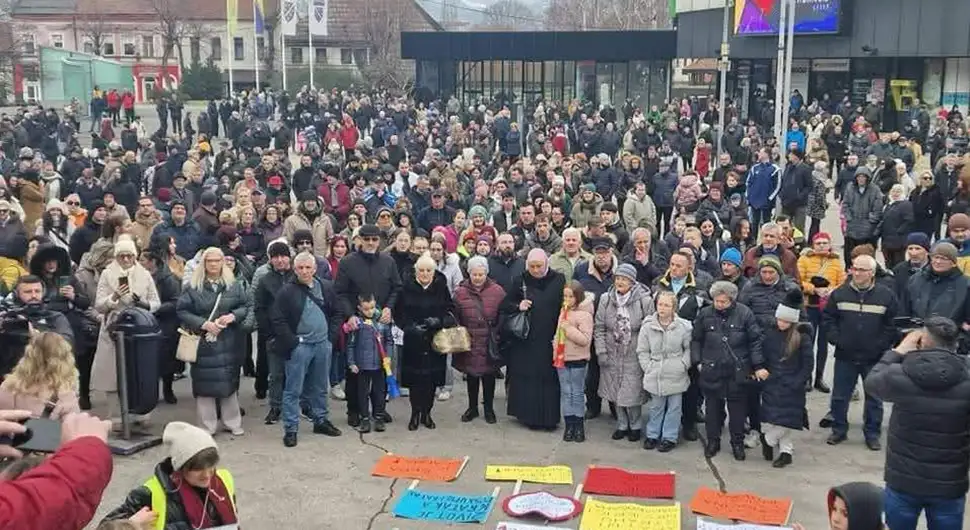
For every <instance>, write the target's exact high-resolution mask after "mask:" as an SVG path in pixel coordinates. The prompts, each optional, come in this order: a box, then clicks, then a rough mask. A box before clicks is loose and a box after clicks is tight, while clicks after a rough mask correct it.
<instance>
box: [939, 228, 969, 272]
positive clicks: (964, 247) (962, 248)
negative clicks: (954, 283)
mask: <svg viewBox="0 0 970 530" xmlns="http://www.w3.org/2000/svg"><path fill="white" fill-rule="evenodd" d="M946 229H947V232H948V233H949V236H948V237H947V239H945V240H944V241H948V242H950V243H951V244H953V246H954V247H956V249H957V267H958V268H959V269H960V270H961V271H963V274H966V275H968V276H970V216H968V215H967V214H964V213H958V214H954V215H951V216H950V220H949V221H947V223H946Z"/></svg>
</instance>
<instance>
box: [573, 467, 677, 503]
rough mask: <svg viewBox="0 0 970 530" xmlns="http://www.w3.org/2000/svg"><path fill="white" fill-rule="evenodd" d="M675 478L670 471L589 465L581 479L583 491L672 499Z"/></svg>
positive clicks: (618, 495) (619, 495)
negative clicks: (658, 471)
mask: <svg viewBox="0 0 970 530" xmlns="http://www.w3.org/2000/svg"><path fill="white" fill-rule="evenodd" d="M675 478H676V475H675V474H674V473H673V472H672V471H667V472H664V473H634V472H632V471H626V470H625V469H620V468H616V467H599V466H589V470H588V471H586V479H585V480H583V491H585V492H586V493H597V494H600V495H613V496H616V497H638V498H643V499H673V498H674V496H675V487H674V480H675Z"/></svg>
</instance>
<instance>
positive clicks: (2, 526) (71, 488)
mask: <svg viewBox="0 0 970 530" xmlns="http://www.w3.org/2000/svg"><path fill="white" fill-rule="evenodd" d="M28 417H30V412H28V411H17V410H5V411H0V436H4V437H7V436H15V435H17V434H21V433H23V432H24V426H23V425H22V424H21V422H22V421H24V420H26V419H27V418H28ZM110 428H111V424H110V423H109V422H106V421H101V420H100V419H98V418H95V417H93V416H89V415H88V414H84V413H81V414H68V415H67V416H66V417H65V418H64V421H63V422H62V423H61V446H60V448H58V450H57V451H56V452H55V453H54V454H53V455H52V456H51V457H50V458H48V459H47V460H45V461H44V462H43V463H41V464H40V465H39V466H37V467H35V468H33V469H31V470H29V471H27V472H25V473H24V474H22V475H20V476H19V477H17V478H16V479H14V480H5V481H2V482H0V530H16V529H21V528H64V529H77V530H80V529H81V528H84V527H85V525H87V524H88V523H89V522H90V521H91V519H92V518H93V517H94V512H95V510H97V508H98V504H99V503H100V502H101V496H102V495H103V494H104V490H105V488H107V487H108V482H110V481H111V470H112V462H111V450H110V449H109V448H108V445H107V444H106V443H105V440H107V438H108V430H109V429H110ZM20 456H21V454H20V451H17V450H16V449H14V448H12V447H10V446H8V445H0V457H12V458H19V457H20Z"/></svg>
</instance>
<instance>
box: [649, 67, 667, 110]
mask: <svg viewBox="0 0 970 530" xmlns="http://www.w3.org/2000/svg"><path fill="white" fill-rule="evenodd" d="M668 71H669V65H668V64H667V62H666V61H651V62H650V107H653V106H654V105H656V106H657V108H662V107H663V104H664V101H665V100H666V99H667V72H668Z"/></svg>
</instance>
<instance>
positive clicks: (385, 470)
mask: <svg viewBox="0 0 970 530" xmlns="http://www.w3.org/2000/svg"><path fill="white" fill-rule="evenodd" d="M466 461H467V458H466V459H461V458H430V457H421V456H419V457H413V456H400V455H391V454H387V455H384V456H382V457H381V459H380V460H378V461H377V463H376V464H374V469H372V470H371V472H370V474H371V475H373V476H375V477H387V478H409V479H415V480H428V481H433V482H451V481H452V480H455V479H456V478H458V475H459V474H460V473H461V470H462V468H463V467H464V466H465V462H466Z"/></svg>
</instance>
